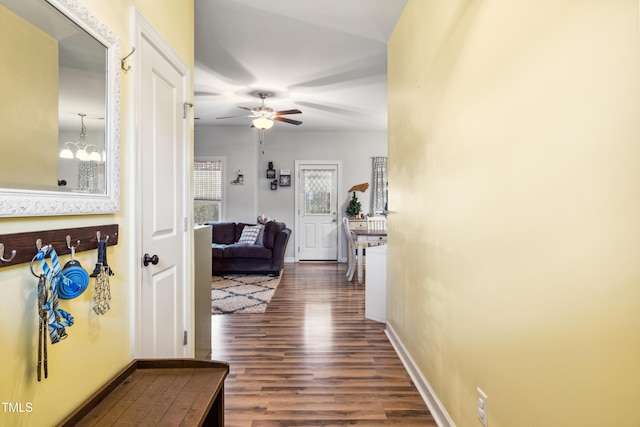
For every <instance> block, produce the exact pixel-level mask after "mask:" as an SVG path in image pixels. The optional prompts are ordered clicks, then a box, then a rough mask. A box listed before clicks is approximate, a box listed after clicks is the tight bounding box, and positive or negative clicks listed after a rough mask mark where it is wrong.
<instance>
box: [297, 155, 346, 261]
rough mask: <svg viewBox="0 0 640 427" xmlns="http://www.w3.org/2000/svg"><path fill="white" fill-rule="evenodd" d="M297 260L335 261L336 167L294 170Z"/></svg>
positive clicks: (336, 243) (336, 219)
mask: <svg viewBox="0 0 640 427" xmlns="http://www.w3.org/2000/svg"><path fill="white" fill-rule="evenodd" d="M297 190H298V201H299V203H298V224H299V226H298V234H299V236H298V239H297V241H298V259H299V260H301V261H305V260H308V261H310V260H321V261H329V260H334V261H335V260H337V259H338V208H337V205H338V165H337V164H300V165H299V168H298V185H297Z"/></svg>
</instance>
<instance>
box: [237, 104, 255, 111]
mask: <svg viewBox="0 0 640 427" xmlns="http://www.w3.org/2000/svg"><path fill="white" fill-rule="evenodd" d="M238 108H242V109H243V110H247V111H251V112H253V110H252V109H251V108H248V107H241V106H239V105H238Z"/></svg>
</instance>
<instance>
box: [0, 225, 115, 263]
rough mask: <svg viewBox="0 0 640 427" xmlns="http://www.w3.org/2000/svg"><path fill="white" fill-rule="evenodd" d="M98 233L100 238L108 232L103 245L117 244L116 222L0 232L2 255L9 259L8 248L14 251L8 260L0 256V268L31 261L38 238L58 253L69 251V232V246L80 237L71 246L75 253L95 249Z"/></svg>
mask: <svg viewBox="0 0 640 427" xmlns="http://www.w3.org/2000/svg"><path fill="white" fill-rule="evenodd" d="M98 233H100V241H104V240H105V239H106V238H107V236H109V239H108V240H107V246H114V245H117V244H118V224H108V225H94V226H91V227H76V228H63V229H57V230H44V231H29V232H25V233H13V234H0V243H2V244H3V245H4V258H5V259H9V258H10V257H11V252H12V251H14V250H15V251H16V255H15V257H13V259H11V261H8V262H7V261H2V260H0V268H2V267H9V266H12V265H17V264H23V263H25V262H31V260H32V259H33V257H34V256H35V254H36V252H38V249H37V248H36V241H37V240H38V239H40V240H42V244H43V245H52V246H53V248H54V249H55V250H56V253H57V254H58V255H60V256H63V255H68V254H71V250H70V249H69V248H68V247H67V236H71V245H72V246H75V245H76V244H78V240H79V241H80V243H79V244H78V246H77V247H76V248H75V252H76V253H78V252H84V251H90V250H94V249H98Z"/></svg>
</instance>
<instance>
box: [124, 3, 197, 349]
mask: <svg viewBox="0 0 640 427" xmlns="http://www.w3.org/2000/svg"><path fill="white" fill-rule="evenodd" d="M131 11H132V27H133V31H132V34H133V37H134V41H133V42H132V45H133V46H134V47H135V46H141V45H142V40H143V38H144V39H145V40H146V41H147V42H148V43H149V44H151V45H152V46H153V47H154V48H155V49H156V50H157V51H158V52H160V54H161V55H162V56H164V57H165V59H166V60H167V61H168V62H169V63H171V65H172V66H173V67H174V68H175V69H176V70H177V71H178V72H179V74H180V75H181V76H182V82H183V89H184V93H185V94H186V95H187V96H189V94H191V70H190V69H189V66H188V65H187V64H186V63H185V62H184V61H183V60H182V59H181V58H180V57H179V56H178V54H177V53H176V52H175V51H174V50H173V49H172V48H171V46H169V44H168V43H167V42H166V41H165V40H164V39H163V38H162V37H161V36H160V34H159V33H158V32H157V31H156V30H155V29H154V28H153V27H152V26H151V24H150V23H149V22H148V21H147V20H146V19H145V18H144V17H143V16H142V15H141V14H140V12H139V11H138V10H137V9H136V8H135V7H132V8H131ZM132 59H133V64H132V68H131V70H130V71H129V72H128V76H129V78H131V79H132V80H131V82H132V89H131V104H132V105H133V108H132V109H131V114H130V120H131V123H130V128H131V132H130V136H131V143H130V144H129V148H128V151H127V153H126V155H127V157H129V159H128V163H129V170H130V175H131V176H132V177H134V181H135V184H134V185H133V187H134V191H132V192H131V193H130V195H129V199H128V200H127V202H128V203H127V206H131V207H133V209H131V210H130V211H129V212H128V213H127V215H128V216H129V218H130V219H131V223H132V224H134V230H132V233H131V237H132V238H131V245H130V248H129V250H130V253H131V254H132V257H133V258H135V259H137V260H138V262H132V263H131V271H130V277H133V278H135V280H134V281H133V285H132V286H131V289H130V293H131V320H132V321H131V352H132V358H135V357H136V355H137V354H138V353H139V352H140V348H141V343H142V341H141V329H142V325H141V314H142V313H141V305H140V304H141V303H140V294H141V283H142V269H143V268H144V267H143V266H142V226H141V225H142V216H141V212H142V209H141V200H142V197H141V194H142V191H143V189H142V176H141V171H142V167H141V165H142V155H143V153H142V152H141V149H140V147H141V144H139V143H138V141H140V139H141V129H140V126H139V125H140V121H141V111H142V108H144V106H143V105H141V100H142V82H141V78H142V76H141V74H140V73H138V72H136V71H137V70H140V69H141V68H142V66H141V64H142V55H133V57H132ZM185 101H186V100H185ZM185 111H186V112H187V113H188V117H189V119H188V120H192V114H191V113H192V109H186V108H185ZM191 129H192V126H191V125H187V124H185V126H183V141H184V142H185V143H184V144H183V150H184V153H183V158H184V165H183V166H184V169H183V170H185V171H188V172H189V177H190V176H191V169H192V167H191V159H193V150H192V144H191V143H190V142H191ZM191 191H192V190H191V179H189V178H188V179H186V180H185V185H184V188H183V194H182V200H181V203H182V211H183V214H184V217H185V221H184V227H185V231H186V232H185V233H184V238H183V245H184V247H183V251H182V252H183V254H184V255H183V258H182V263H183V265H184V269H183V271H184V273H183V274H184V277H183V278H182V280H183V283H184V284H185V287H184V292H185V294H184V299H183V301H184V308H183V313H184V319H183V322H184V325H185V330H186V331H187V334H188V337H189V345H188V346H186V347H185V349H186V351H187V353H189V354H187V355H185V357H193V355H194V342H193V340H194V332H193V331H194V324H193V323H194V321H193V309H192V303H191V299H192V295H191V288H192V286H191V285H192V284H193V260H192V248H193V234H192V233H191V232H190V231H191V230H192V229H193V224H192V218H193V205H192V204H191V202H190V200H191V194H192V192H191ZM179 202H180V201H179Z"/></svg>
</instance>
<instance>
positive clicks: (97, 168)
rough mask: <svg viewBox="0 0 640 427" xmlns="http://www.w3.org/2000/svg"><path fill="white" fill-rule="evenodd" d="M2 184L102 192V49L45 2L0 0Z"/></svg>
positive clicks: (104, 82)
mask: <svg viewBox="0 0 640 427" xmlns="http://www.w3.org/2000/svg"><path fill="white" fill-rule="evenodd" d="M0 53H1V54H2V58H3V60H2V61H0V93H2V94H3V96H2V99H0V170H1V171H2V173H1V174H0V188H6V189H20V190H45V191H63V192H74V193H75V192H78V193H90V194H105V193H106V174H105V163H106V158H107V154H106V153H107V146H106V131H105V126H106V121H105V116H106V107H107V104H106V94H107V74H106V73H107V48H106V47H105V46H104V45H103V44H101V43H100V42H99V41H98V40H96V39H95V38H93V37H92V36H91V35H90V34H89V33H87V32H86V31H84V30H83V29H82V28H81V27H80V26H78V25H77V24H75V23H74V22H72V21H71V20H70V19H68V18H67V17H66V16H65V15H63V14H62V13H60V12H59V11H58V10H57V9H56V8H54V7H52V6H51V5H49V4H48V3H47V2H45V1H44V0H0Z"/></svg>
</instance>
